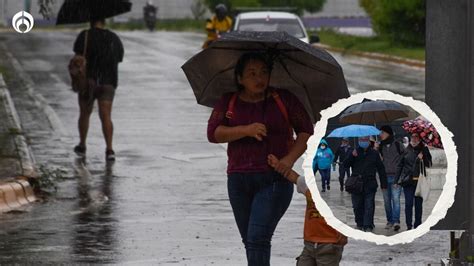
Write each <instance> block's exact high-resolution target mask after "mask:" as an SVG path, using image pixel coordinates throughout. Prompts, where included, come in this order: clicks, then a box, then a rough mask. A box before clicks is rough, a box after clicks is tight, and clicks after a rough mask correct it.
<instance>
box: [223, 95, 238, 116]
mask: <svg viewBox="0 0 474 266" xmlns="http://www.w3.org/2000/svg"><path fill="white" fill-rule="evenodd" d="M237 96H238V92H235V93H234V94H233V95H232V97H230V101H229V105H228V106H227V112H226V113H225V117H227V119H232V118H233V117H234V107H235V101H236V100H237Z"/></svg>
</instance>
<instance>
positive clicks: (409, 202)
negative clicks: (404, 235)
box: [403, 185, 423, 229]
mask: <svg viewBox="0 0 474 266" xmlns="http://www.w3.org/2000/svg"><path fill="white" fill-rule="evenodd" d="M415 190H416V185H411V186H407V187H404V188H403V193H404V194H405V219H406V222H407V228H409V229H411V228H412V225H413V224H412V221H413V203H415V226H414V227H415V228H417V227H418V226H419V225H420V224H421V216H422V215H423V198H422V197H415Z"/></svg>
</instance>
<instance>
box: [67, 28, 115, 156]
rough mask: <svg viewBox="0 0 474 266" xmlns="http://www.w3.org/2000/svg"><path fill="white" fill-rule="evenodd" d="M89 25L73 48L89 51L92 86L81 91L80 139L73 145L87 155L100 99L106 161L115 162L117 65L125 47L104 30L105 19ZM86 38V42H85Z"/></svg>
mask: <svg viewBox="0 0 474 266" xmlns="http://www.w3.org/2000/svg"><path fill="white" fill-rule="evenodd" d="M90 25H91V27H90V29H88V30H84V31H82V32H81V33H80V34H79V35H78V36H77V39H76V41H75V43H74V49H73V50H74V52H75V53H76V54H78V55H81V54H83V53H84V48H85V50H86V51H85V54H86V59H87V77H88V82H89V89H88V90H87V91H85V92H83V93H78V102H79V108H80V115H79V121H78V128H79V138H80V141H79V144H78V145H77V146H76V147H75V148H74V152H75V153H76V154H78V155H80V156H85V154H86V139H87V132H88V130H89V119H90V115H91V114H92V110H93V106H94V102H95V100H97V102H98V106H99V117H100V120H101V123H102V132H103V134H104V139H105V144H106V150H105V156H106V160H107V161H114V160H115V152H114V150H113V146H112V137H113V123H112V103H113V100H114V96H115V90H116V88H117V85H118V64H119V63H120V62H122V60H123V55H124V49H123V45H122V42H121V41H120V38H119V37H118V36H117V35H116V34H115V33H113V32H112V31H110V30H107V29H105V20H104V19H94V20H92V21H91V23H90ZM86 32H87V39H86ZM86 41H87V45H85V44H86Z"/></svg>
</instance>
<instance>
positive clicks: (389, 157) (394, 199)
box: [379, 125, 405, 231]
mask: <svg viewBox="0 0 474 266" xmlns="http://www.w3.org/2000/svg"><path fill="white" fill-rule="evenodd" d="M380 130H381V133H380V139H381V140H382V141H381V143H380V148H379V151H380V154H381V155H382V161H383V165H384V167H385V173H386V174H387V189H385V190H383V199H384V206H385V215H386V217H387V225H386V226H385V229H391V228H393V230H395V231H398V230H399V229H400V194H401V192H402V189H401V187H400V185H398V184H397V183H396V182H395V176H396V174H397V170H398V165H399V164H400V160H401V158H402V156H403V153H404V150H405V148H404V147H403V145H402V144H401V143H400V142H398V141H396V140H395V138H394V134H393V130H392V128H391V127H390V126H388V125H387V126H383V127H381V129H380Z"/></svg>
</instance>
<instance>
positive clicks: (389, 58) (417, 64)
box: [312, 43, 426, 69]
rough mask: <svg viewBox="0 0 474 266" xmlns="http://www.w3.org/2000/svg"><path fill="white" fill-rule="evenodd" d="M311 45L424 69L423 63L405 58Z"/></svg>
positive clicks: (318, 44) (317, 44) (316, 45)
mask: <svg viewBox="0 0 474 266" xmlns="http://www.w3.org/2000/svg"><path fill="white" fill-rule="evenodd" d="M312 45H313V46H314V47H317V48H322V49H325V50H328V51H333V52H339V53H346V54H350V55H355V56H360V57H365V58H368V59H375V60H380V61H386V62H391V63H396V64H403V65H407V66H410V67H416V68H422V69H424V68H425V65H426V64H425V61H421V60H415V59H407V58H403V57H399V56H394V55H386V54H380V53H370V52H361V51H352V50H347V49H344V48H337V47H332V46H329V45H325V44H320V43H313V44H312Z"/></svg>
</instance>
